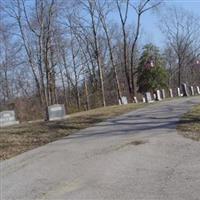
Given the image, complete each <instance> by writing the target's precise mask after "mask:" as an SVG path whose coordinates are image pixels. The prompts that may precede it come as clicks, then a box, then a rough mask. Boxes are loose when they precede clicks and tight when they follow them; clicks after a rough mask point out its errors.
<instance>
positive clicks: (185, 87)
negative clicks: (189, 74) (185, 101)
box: [181, 83, 189, 97]
mask: <svg viewBox="0 0 200 200" xmlns="http://www.w3.org/2000/svg"><path fill="white" fill-rule="evenodd" d="M181 87H182V91H183V96H184V97H188V96H189V92H188V87H187V84H186V83H182V84H181Z"/></svg>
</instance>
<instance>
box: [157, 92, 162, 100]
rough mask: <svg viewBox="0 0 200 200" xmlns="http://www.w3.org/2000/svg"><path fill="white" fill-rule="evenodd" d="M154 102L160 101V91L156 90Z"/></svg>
mask: <svg viewBox="0 0 200 200" xmlns="http://www.w3.org/2000/svg"><path fill="white" fill-rule="evenodd" d="M156 100H157V101H162V98H161V94H160V90H156Z"/></svg>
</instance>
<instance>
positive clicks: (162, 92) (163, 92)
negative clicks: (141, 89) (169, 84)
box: [161, 89, 166, 99]
mask: <svg viewBox="0 0 200 200" xmlns="http://www.w3.org/2000/svg"><path fill="white" fill-rule="evenodd" d="M161 94H162V98H163V99H165V98H166V96H165V90H164V89H162V90H161Z"/></svg>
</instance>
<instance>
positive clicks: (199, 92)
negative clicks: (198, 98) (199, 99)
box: [196, 86, 200, 94]
mask: <svg viewBox="0 0 200 200" xmlns="http://www.w3.org/2000/svg"><path fill="white" fill-rule="evenodd" d="M196 88H197V94H200V89H199V86H197V87H196Z"/></svg>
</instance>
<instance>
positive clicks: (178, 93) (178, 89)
mask: <svg viewBox="0 0 200 200" xmlns="http://www.w3.org/2000/svg"><path fill="white" fill-rule="evenodd" d="M177 95H178V97H181V91H180V88H179V87H178V88H177Z"/></svg>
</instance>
